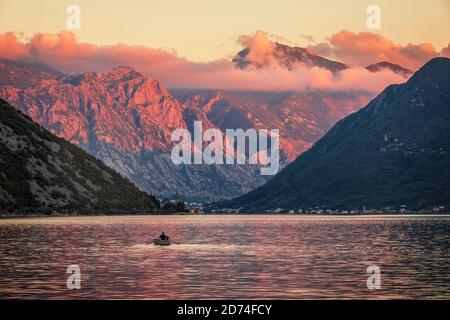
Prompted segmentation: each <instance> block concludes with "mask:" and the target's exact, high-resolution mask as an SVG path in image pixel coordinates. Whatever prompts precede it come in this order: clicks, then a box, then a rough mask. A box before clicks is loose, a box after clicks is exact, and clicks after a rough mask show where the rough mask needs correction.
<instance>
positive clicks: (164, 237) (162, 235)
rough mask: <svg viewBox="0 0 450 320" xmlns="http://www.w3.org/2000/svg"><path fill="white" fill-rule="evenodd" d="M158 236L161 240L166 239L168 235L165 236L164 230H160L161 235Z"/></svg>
mask: <svg viewBox="0 0 450 320" xmlns="http://www.w3.org/2000/svg"><path fill="white" fill-rule="evenodd" d="M159 238H160V239H161V240H166V239H168V238H169V237H168V236H166V234H165V233H164V231H163V232H161V235H160V236H159Z"/></svg>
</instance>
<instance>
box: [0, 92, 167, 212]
mask: <svg viewBox="0 0 450 320" xmlns="http://www.w3.org/2000/svg"><path fill="white" fill-rule="evenodd" d="M0 150H1V152H0V163H1V166H0V212H1V213H2V214H5V213H9V214H19V213H25V214H30V213H36V214H42V213H47V214H50V213H54V212H58V213H67V214H102V213H116V214H120V213H142V212H147V213H155V212H159V211H161V210H160V203H159V201H158V200H157V199H156V198H155V197H153V196H150V195H148V194H146V193H145V192H143V191H141V190H139V189H138V188H137V187H136V186H134V185H133V184H132V183H131V182H129V181H128V180H126V179H124V178H122V177H121V176H120V175H118V174H117V173H116V172H114V171H113V170H112V169H110V168H109V167H107V166H105V165H104V164H103V163H102V162H101V161H99V160H97V159H95V158H94V157H93V156H91V155H88V154H87V153H86V152H84V151H83V150H81V149H79V148H78V147H76V146H74V145H72V144H70V143H69V142H67V141H66V140H64V139H61V138H58V137H56V136H54V135H52V134H51V133H50V132H48V131H47V130H46V129H44V128H43V127H41V126H39V125H38V124H36V123H35V122H33V121H32V120H31V118H29V117H28V116H26V115H23V114H22V113H20V112H19V111H18V110H16V109H15V108H13V107H12V106H11V105H9V104H8V103H7V102H6V101H4V100H3V99H0ZM161 212H162V211H161Z"/></svg>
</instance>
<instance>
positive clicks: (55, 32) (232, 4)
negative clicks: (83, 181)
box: [0, 0, 450, 92]
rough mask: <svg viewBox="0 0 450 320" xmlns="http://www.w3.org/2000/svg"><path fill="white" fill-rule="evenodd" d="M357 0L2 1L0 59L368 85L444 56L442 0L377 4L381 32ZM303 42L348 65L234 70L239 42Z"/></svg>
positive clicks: (221, 81)
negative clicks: (374, 69)
mask: <svg viewBox="0 0 450 320" xmlns="http://www.w3.org/2000/svg"><path fill="white" fill-rule="evenodd" d="M68 4H77V5H79V7H80V9H81V29H80V30H67V27H66V21H67V17H68V14H67V13H66V9H67V5H68ZM371 4H372V1H364V0H357V1H356V0H342V1H331V0H315V1H312V2H305V1H299V0H278V1H273V0H259V1H250V0H248V1H242V0H240V1H237V0H236V1H235V0H229V1H226V2H223V1H214V0H207V1H206V0H195V1H181V0H180V1H179V0H165V1H160V0H146V1H129V2H124V1H108V2H107V1H82V0H78V1H70V2H69V1H58V2H56V1H52V0H40V1H31V0H29V1H24V0H14V1H13V0H0V57H6V58H12V59H17V58H27V59H34V60H38V61H41V62H44V63H47V64H50V65H52V66H53V67H55V68H57V69H60V70H62V71H65V72H85V71H99V72H102V71H104V70H106V69H109V68H112V67H114V66H117V65H127V66H132V67H135V68H136V69H138V70H139V71H141V72H143V73H145V74H146V75H147V76H150V77H156V78H158V79H160V80H162V81H163V82H164V83H165V84H166V85H168V86H175V87H201V88H222V89H226V88H230V89H255V90H260V89H261V90H307V89H321V90H349V89H353V90H369V91H374V92H376V91H379V90H381V89H383V88H384V87H385V86H386V85H388V84H391V83H398V82H402V81H404V79H403V78H401V77H399V76H398V75H395V74H393V73H391V72H380V73H376V74H374V73H369V72H368V71H367V70H365V69H364V67H365V66H367V65H369V64H371V63H376V62H380V61H389V62H393V63H398V64H400V65H402V66H404V67H407V68H410V69H412V70H417V69H418V68H419V67H420V66H421V65H423V64H424V63H425V62H426V61H428V60H429V59H431V58H432V57H435V56H450V46H449V42H450V41H449V40H450V37H449V32H448V30H450V19H449V18H450V10H449V9H450V1H448V0H428V1H421V0H417V1H406V0H396V1H387V0H386V1H384V0H382V1H377V5H379V7H380V9H381V29H379V30H369V29H368V28H367V25H366V20H367V17H368V14H367V13H366V9H367V6H368V5H371ZM275 41H279V42H282V43H286V44H289V45H300V46H304V47H307V48H308V49H309V50H310V51H311V52H313V53H316V54H319V55H322V56H325V57H327V58H330V59H334V60H338V61H341V62H344V63H346V64H347V65H349V66H351V68H350V69H349V70H346V71H345V72H343V73H342V74H340V75H339V77H336V76H335V75H333V74H331V73H330V72H329V71H327V70H324V69H319V68H314V69H306V68H302V67H299V68H296V70H293V71H288V70H285V69H283V68H280V66H278V65H276V64H271V65H270V66H269V67H268V68H266V69H264V70H237V69H236V68H234V66H233V64H232V63H231V57H232V56H233V55H234V54H236V52H237V51H238V50H240V49H241V48H242V47H243V46H249V47H250V48H251V54H250V55H249V57H250V58H252V59H258V58H261V57H262V58H264V56H265V55H270V54H271V50H272V49H271V48H273V46H274V42H275Z"/></svg>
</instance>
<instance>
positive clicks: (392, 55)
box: [308, 30, 450, 70]
mask: <svg viewBox="0 0 450 320" xmlns="http://www.w3.org/2000/svg"><path fill="white" fill-rule="evenodd" d="M449 45H450V44H449ZM308 49H309V50H310V51H311V52H314V53H316V54H319V55H322V56H325V57H328V58H332V59H336V60H339V61H342V62H344V63H346V64H348V65H352V66H353V65H358V66H367V65H369V64H372V63H376V62H380V61H388V62H392V63H397V64H400V65H402V66H403V67H406V68H409V69H412V70H417V69H418V68H419V67H420V66H422V65H423V64H424V63H425V62H427V61H428V60H429V59H431V58H433V57H436V56H439V55H441V54H442V55H444V56H448V55H449V54H450V52H449V51H450V50H449V47H447V48H444V49H443V50H442V52H441V53H440V52H438V51H437V50H436V49H435V48H434V47H433V46H432V45H431V44H429V43H421V44H412V43H408V44H407V45H405V46H402V45H400V44H398V43H395V42H394V41H392V40H390V39H388V38H386V37H384V36H382V35H379V34H375V33H371V32H360V33H353V32H351V31H346V30H342V31H340V32H338V33H336V34H333V35H332V36H331V37H330V38H329V40H328V41H327V42H321V43H318V44H315V45H311V46H309V47H308Z"/></svg>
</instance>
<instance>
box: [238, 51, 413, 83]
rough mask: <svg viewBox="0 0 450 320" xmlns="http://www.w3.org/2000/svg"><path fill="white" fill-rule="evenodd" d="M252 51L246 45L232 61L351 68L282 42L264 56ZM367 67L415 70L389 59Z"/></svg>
mask: <svg viewBox="0 0 450 320" xmlns="http://www.w3.org/2000/svg"><path fill="white" fill-rule="evenodd" d="M250 52H251V50H250V48H248V47H246V48H244V49H242V50H241V51H239V52H238V53H237V54H236V55H235V56H234V58H233V59H232V61H233V63H234V64H235V66H236V67H237V68H239V69H246V68H248V67H249V66H252V67H255V68H257V69H261V68H264V67H267V66H269V65H270V64H273V63H276V64H277V65H278V66H280V67H283V68H286V69H288V70H294V69H295V68H296V67H297V66H298V65H302V66H305V67H308V68H311V67H319V68H323V69H327V70H329V71H331V72H333V73H338V72H339V71H343V70H346V69H348V68H349V67H348V66H347V65H346V64H344V63H342V62H338V61H333V60H330V59H327V58H324V57H322V56H319V55H316V54H313V53H311V52H310V51H309V50H308V49H307V48H301V47H291V46H288V45H285V44H281V43H275V45H274V48H273V50H269V51H268V52H266V53H265V55H263V57H259V59H251V58H249V54H250ZM366 69H367V70H369V71H370V72H379V71H383V70H390V71H392V72H394V73H397V74H400V75H402V76H404V77H409V76H411V75H412V73H413V71H411V70H409V69H407V68H404V67H403V66H401V65H398V64H395V63H391V62H388V61H381V62H377V63H374V64H371V65H368V66H367V67H366Z"/></svg>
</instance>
